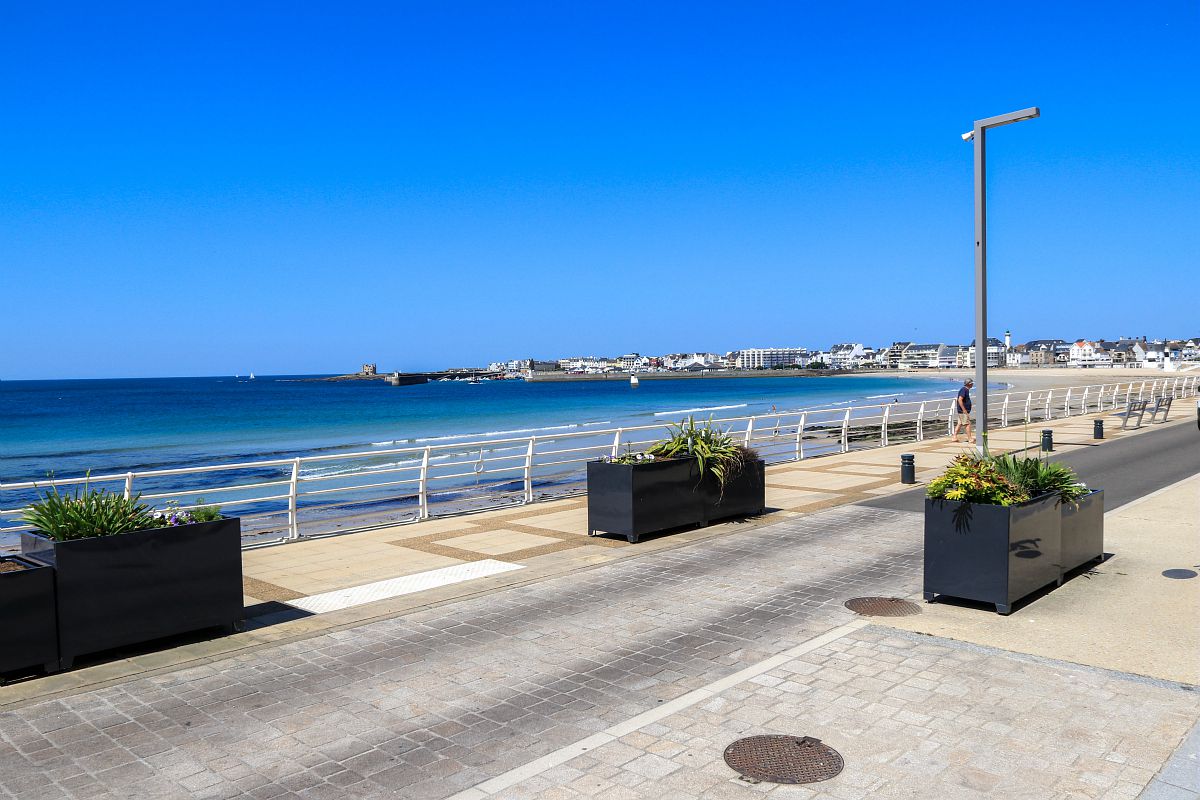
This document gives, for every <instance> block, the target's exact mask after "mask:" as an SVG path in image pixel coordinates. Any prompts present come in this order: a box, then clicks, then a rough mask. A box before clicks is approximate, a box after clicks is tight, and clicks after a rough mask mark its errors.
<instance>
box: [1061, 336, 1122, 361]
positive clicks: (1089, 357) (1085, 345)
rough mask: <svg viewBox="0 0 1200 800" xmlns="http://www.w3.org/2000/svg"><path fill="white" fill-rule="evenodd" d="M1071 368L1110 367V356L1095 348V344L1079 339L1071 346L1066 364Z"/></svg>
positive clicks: (1102, 349)
mask: <svg viewBox="0 0 1200 800" xmlns="http://www.w3.org/2000/svg"><path fill="white" fill-rule="evenodd" d="M1067 363H1069V364H1070V365H1071V366H1072V367H1111V366H1112V363H1113V359H1112V356H1111V355H1109V354H1108V353H1106V352H1105V351H1104V348H1102V347H1097V346H1096V344H1095V342H1090V341H1088V340H1087V339H1079V340H1078V341H1076V342H1075V343H1074V344H1073V345H1071V350H1070V355H1069V356H1068V362H1067Z"/></svg>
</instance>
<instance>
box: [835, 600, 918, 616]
mask: <svg viewBox="0 0 1200 800" xmlns="http://www.w3.org/2000/svg"><path fill="white" fill-rule="evenodd" d="M845 605H846V608H848V609H850V610H851V611H853V612H854V613H855V614H862V615H863V616H865V617H910V616H912V615H913V614H920V613H921V607H920V606H918V605H917V604H916V603H910V602H908V601H907V600H901V599H900V598H899V597H856V598H854V599H853V600H847V601H846V603H845Z"/></svg>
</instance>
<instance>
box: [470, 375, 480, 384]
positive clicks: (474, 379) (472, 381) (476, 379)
mask: <svg viewBox="0 0 1200 800" xmlns="http://www.w3.org/2000/svg"><path fill="white" fill-rule="evenodd" d="M467 383H483V381H481V380H479V377H478V376H476V377H473V378H471V379H470V380H469V381H467Z"/></svg>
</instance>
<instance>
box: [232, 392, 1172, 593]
mask: <svg viewBox="0 0 1200 800" xmlns="http://www.w3.org/2000/svg"><path fill="white" fill-rule="evenodd" d="M1096 418H1102V419H1107V421H1108V424H1107V428H1108V433H1107V436H1108V439H1106V440H1105V441H1114V440H1118V439H1120V438H1122V437H1126V436H1131V435H1141V434H1143V433H1145V432H1147V431H1148V430H1151V427H1149V426H1145V427H1143V428H1141V429H1140V430H1137V431H1121V430H1120V426H1119V419H1118V418H1116V417H1114V416H1113V415H1112V412H1111V411H1106V412H1103V413H1100V414H1090V415H1087V416H1079V417H1070V418H1066V419H1060V420H1054V421H1052V422H1051V423H1049V424H1036V425H1032V426H1029V428H1028V429H1025V428H1021V427H1016V426H1014V427H1010V428H1000V429H996V430H994V431H992V434H991V446H992V447H993V449H995V450H997V451H1007V450H1013V449H1020V448H1025V447H1030V446H1036V445H1037V444H1038V442H1039V440H1040V433H1041V429H1042V428H1051V429H1053V430H1054V431H1055V439H1056V449H1057V450H1058V451H1060V452H1071V451H1072V450H1074V449H1077V448H1079V447H1085V446H1089V447H1090V446H1092V445H1093V444H1095V440H1094V439H1092V421H1093V419H1096ZM1114 420H1115V421H1116V424H1114ZM970 448H971V445H970V444H968V443H965V442H964V443H960V444H954V443H952V442H951V441H950V440H949V439H947V438H944V437H943V438H938V439H932V440H928V441H925V442H921V443H915V442H909V443H906V444H901V445H895V446H891V447H885V448H874V449H866V450H856V451H852V452H850V453H844V454H837V455H831V456H823V457H820V458H813V459H806V460H803V461H795V462H789V463H784V464H776V465H773V466H770V467H768V470H767V505H768V506H769V507H770V508H771V509H773V512H772V513H771V514H770V515H768V516H767V517H766V518H765V519H778V518H780V517H788V516H794V515H796V514H809V513H812V512H814V511H820V510H823V509H826V508H831V507H833V506H838V505H844V504H846V503H852V502H857V501H859V500H864V499H869V498H871V497H877V496H881V495H886V494H890V493H892V492H895V491H898V490H900V489H902V488H904V487H903V486H902V485H901V484H900V483H899V482H898V481H899V454H900V453H901V452H911V453H914V454H915V455H916V456H917V466H918V470H917V475H918V480H919V481H921V482H924V480H926V479H927V478H928V477H930V476H932V475H936V474H938V473H939V472H940V471H941V470H942V469H944V468H945V466H946V464H947V463H948V462H949V461H950V460H951V459H952V458H953V457H954V456H956V455H958V454H959V453H962V452H965V451H966V450H968V449H970ZM586 528H587V500H586V498H584V497H576V498H568V499H563V500H556V501H550V502H545V503H535V504H531V505H525V506H514V507H509V508H505V509H499V510H493V511H487V512H483V513H478V514H470V515H462V516H455V517H445V518H439V519H432V520H427V521H424V522H420V523H415V524H408V525H397V526H390V527H386V528H381V529H379V530H374V531H369V532H360V533H355V534H352V535H348V536H340V537H332V538H326V539H317V540H311V541H304V542H297V543H292V544H288V545H285V546H281V547H269V548H262V549H258V550H252V551H248V552H247V553H246V556H245V560H244V565H245V566H244V568H245V574H246V603H247V605H250V606H253V605H255V604H256V603H260V602H265V601H284V602H288V601H292V600H297V599H300V598H304V597H308V596H312V595H319V594H324V593H328V592H332V591H335V590H338V589H344V588H346V587H352V586H361V585H363V584H369V583H372V582H375V581H382V580H387V579H393V578H397V577H401V576H406V575H416V574H419V573H426V572H429V571H432V570H448V569H449V568H453V567H461V566H463V565H468V564H471V563H474V562H480V561H485V560H486V561H495V560H500V561H503V562H505V563H510V564H519V565H521V566H523V567H529V568H533V567H551V568H556V567H557V568H567V569H569V568H572V567H574V566H576V565H586V564H596V563H603V562H607V561H610V560H612V559H613V558H619V557H621V554H622V553H624V552H625V551H626V550H628V549H629V545H627V544H626V543H625V542H624V541H623V540H621V539H618V538H615V537H614V538H609V537H604V538H600V537H592V538H589V537H588V536H587V535H586V534H587V530H586ZM710 532H711V531H708V532H697V533H696V536H697V537H698V538H702V537H703V536H705V535H707V534H708V533H710ZM677 535H678V534H676V536H677ZM685 535H686V534H685ZM638 548H644V544H639V545H638V546H636V547H634V548H633V551H636V550H637V549H638ZM453 574H454V573H453V572H451V575H453ZM466 574H470V573H469V572H468V573H466Z"/></svg>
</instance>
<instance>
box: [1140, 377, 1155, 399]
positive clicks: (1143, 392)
mask: <svg viewBox="0 0 1200 800" xmlns="http://www.w3.org/2000/svg"><path fill="white" fill-rule="evenodd" d="M1151 391H1154V390H1153V389H1151ZM1145 393H1146V382H1145V381H1142V385H1141V386H1139V387H1138V400H1141V399H1142V395H1143V394H1145Z"/></svg>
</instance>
